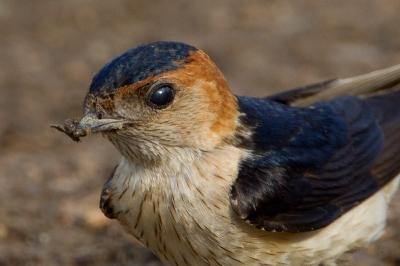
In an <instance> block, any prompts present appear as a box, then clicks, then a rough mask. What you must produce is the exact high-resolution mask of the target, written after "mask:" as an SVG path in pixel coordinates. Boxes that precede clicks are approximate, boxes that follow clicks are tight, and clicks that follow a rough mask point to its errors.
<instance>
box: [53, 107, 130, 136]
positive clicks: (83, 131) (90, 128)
mask: <svg viewBox="0 0 400 266" xmlns="http://www.w3.org/2000/svg"><path fill="white" fill-rule="evenodd" d="M127 123H128V121H127V120H125V119H111V118H98V115H97V113H95V112H90V113H88V114H87V115H86V116H85V117H84V118H82V120H81V121H79V119H77V118H74V119H67V120H65V122H64V124H63V125H60V124H56V125H51V127H53V128H55V129H57V130H59V131H61V132H64V133H65V134H67V135H68V136H69V137H70V138H71V139H72V140H74V141H77V142H79V141H80V139H79V138H80V137H85V136H87V135H89V134H91V133H98V132H105V131H111V130H118V129H122V128H123V127H124V125H126V124H127Z"/></svg>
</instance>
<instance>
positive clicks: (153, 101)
mask: <svg viewBox="0 0 400 266" xmlns="http://www.w3.org/2000/svg"><path fill="white" fill-rule="evenodd" d="M174 96H175V95H174V90H173V89H172V87H171V85H168V84H162V85H159V86H157V87H156V88H155V89H150V93H149V96H148V101H149V104H150V106H151V107H153V108H157V109H162V108H165V107H167V106H168V105H169V104H171V103H172V101H173V100H174Z"/></svg>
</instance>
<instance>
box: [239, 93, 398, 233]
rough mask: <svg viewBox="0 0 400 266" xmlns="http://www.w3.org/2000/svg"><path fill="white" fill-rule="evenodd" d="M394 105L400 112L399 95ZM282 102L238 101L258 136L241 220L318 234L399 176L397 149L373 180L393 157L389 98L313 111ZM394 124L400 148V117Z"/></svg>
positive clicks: (245, 174) (249, 145)
mask: <svg viewBox="0 0 400 266" xmlns="http://www.w3.org/2000/svg"><path fill="white" fill-rule="evenodd" d="M289 97H292V96H291V95H290V96H289ZM395 97H396V99H397V102H396V103H394V104H393V106H392V108H394V109H397V110H398V109H399V108H400V107H399V105H397V106H396V104H400V93H398V92H397V93H396V96H395ZM280 98H282V96H279V97H278V98H277V97H270V98H266V99H253V98H246V97H238V104H239V108H240V110H241V112H242V113H243V116H242V123H243V124H244V126H245V127H250V128H251V129H252V131H253V135H252V139H251V141H250V142H245V143H246V146H245V147H243V148H245V149H248V150H251V151H252V152H251V153H250V156H248V157H246V158H244V159H243V161H242V162H241V164H240V168H239V173H238V178H237V180H236V181H235V182H234V184H233V186H232V191H231V206H232V208H233V210H234V211H235V212H236V213H237V214H238V215H239V216H240V217H241V218H242V219H245V220H247V221H249V222H250V223H251V224H253V225H255V226H256V227H258V228H263V229H265V230H268V231H286V232H302V231H311V230H315V229H319V228H322V227H324V226H326V225H328V224H330V223H331V222H332V221H334V220H335V219H337V218H338V217H340V216H341V215H342V214H343V213H345V212H346V211H348V210H350V209H351V208H352V207H354V206H356V205H357V204H359V203H360V202H362V201H363V200H364V199H366V198H367V197H369V196H370V195H372V194H373V193H375V192H376V191H377V190H378V189H379V188H380V187H381V186H382V185H384V184H386V183H387V182H388V181H389V180H390V179H392V178H393V177H394V176H395V174H397V173H398V172H399V170H400V169H399V166H398V165H399V163H398V162H399V161H398V160H399V155H398V153H399V152H398V150H399V149H392V150H393V151H392V153H395V152H397V155H396V156H397V157H395V159H392V160H391V163H389V164H387V163H384V162H382V164H383V166H382V167H381V170H379V171H380V172H379V171H375V172H374V171H372V172H373V174H374V175H372V174H371V169H373V166H374V165H376V164H377V162H379V161H380V160H379V157H380V156H381V155H382V151H384V150H385V151H386V150H387V147H386V148H385V144H384V134H383V124H382V123H381V122H382V121H385V120H388V119H384V118H385V117H387V116H388V113H393V112H392V111H390V110H391V109H388V110H387V112H386V114H385V112H384V111H382V110H383V109H384V108H385V107H384V106H385V105H387V100H388V98H390V97H388V96H387V97H385V98H384V99H381V101H378V100H377V99H378V98H376V97H375V98H371V99H367V100H362V99H360V98H358V97H355V96H342V97H340V98H337V99H334V100H331V101H327V102H323V103H318V104H316V105H314V106H312V107H308V108H302V107H291V106H288V105H286V104H282V101H280V100H279V99H280ZM276 99H278V100H276ZM283 102H284V101H283ZM378 102H379V103H378ZM399 112H400V111H399ZM382 113H384V114H382ZM392 116H393V117H394V118H393V119H391V122H390V123H388V124H390V125H391V126H390V127H391V128H392V131H393V132H394V133H392V134H391V136H395V137H394V139H395V140H400V139H399V135H400V133H398V130H397V132H395V131H396V130H393V125H395V126H394V128H395V129H396V128H397V129H400V128H399V126H398V125H400V120H399V117H400V114H399V115H392ZM379 117H381V118H382V119H381V118H379ZM393 121H394V122H393ZM385 134H386V133H385ZM385 137H386V135H385ZM398 146H399V145H397V148H400V147H398ZM383 155H385V152H384V154H383ZM381 157H382V156H381ZM386 157H389V156H386ZM396 160H397V161H396ZM394 165H395V166H394Z"/></svg>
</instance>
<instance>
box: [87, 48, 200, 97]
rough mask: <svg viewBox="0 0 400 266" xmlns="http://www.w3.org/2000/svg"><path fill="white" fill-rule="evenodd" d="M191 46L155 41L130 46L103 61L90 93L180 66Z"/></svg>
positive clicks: (97, 93) (116, 87)
mask: <svg viewBox="0 0 400 266" xmlns="http://www.w3.org/2000/svg"><path fill="white" fill-rule="evenodd" d="M194 51H197V49H196V48H195V47H193V46H190V45H187V44H184V43H179V42H155V43H149V44H145V45H141V46H138V47H136V48H135V49H132V50H129V51H127V52H125V53H123V54H121V55H119V56H117V57H116V58H114V59H113V60H112V61H110V62H109V63H108V64H106V65H105V66H104V67H103V68H102V69H101V70H100V71H99V72H98V73H97V74H96V75H95V76H94V78H93V80H92V83H91V85H90V88H89V93H92V94H96V95H99V94H102V93H114V92H115V90H117V89H118V88H121V87H123V86H126V85H131V84H135V83H136V82H138V81H141V80H144V79H146V78H149V77H152V76H156V75H159V74H161V73H164V72H167V71H173V70H176V69H178V68H181V67H183V65H184V63H185V62H186V60H187V57H188V56H189V54H190V52H194Z"/></svg>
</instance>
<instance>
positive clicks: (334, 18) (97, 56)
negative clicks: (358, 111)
mask: <svg viewBox="0 0 400 266" xmlns="http://www.w3.org/2000/svg"><path fill="white" fill-rule="evenodd" d="M157 40H174V41H182V42H186V43H189V44H192V45H194V46H196V47H198V48H200V49H202V50H204V51H205V52H206V53H208V54H209V55H210V56H211V58H212V59H213V60H214V61H215V62H216V64H217V65H218V66H219V67H220V69H221V71H222V72H223V73H224V74H225V75H226V78H227V80H228V82H229V84H230V86H231V88H232V90H233V91H234V92H235V93H236V94H245V95H249V96H262V95H268V94H272V93H274V92H278V91H280V90H284V89H288V88H291V87H295V86H300V85H305V84H307V83H312V82H316V81H322V80H325V79H330V78H335V77H350V76H354V75H359V74H363V73H366V72H369V71H373V70H377V69H380V68H385V67H389V66H392V65H395V64H399V63H400V1H397V0H382V1H372V0H352V1H347V0H340V1H324V0H321V1H312V0H310V1H283V0H280V1H278V0H276V1H252V0H249V1H239V0H236V1H213V0H204V1H189V0H187V1H174V2H172V1H166V0H164V1H161V0H156V1H146V0H136V1H132V0H114V1H108V0H104V1H94V0H86V1H85V0H70V1H62V0H52V1H50V0H40V1H39V0H30V1H22V0H0V121H1V123H0V188H1V193H0V206H1V209H2V211H1V215H0V265H159V264H158V262H157V260H156V259H155V258H154V257H153V256H152V255H151V254H150V253H149V252H148V251H147V250H146V249H145V248H143V247H142V246H141V245H140V244H138V243H137V242H136V241H135V240H134V239H133V237H131V236H129V235H127V234H125V233H124V232H123V230H122V229H121V228H120V226H119V225H118V224H117V222H115V221H111V220H107V219H106V218H104V216H103V214H102V213H101V212H100V210H99V209H98V201H99V193H100V189H101V187H102V185H103V183H104V182H105V180H106V178H107V177H108V174H109V173H110V172H111V170H112V168H113V167H114V166H115V165H116V164H117V162H118V160H119V155H118V154H117V152H116V151H115V149H114V148H113V147H112V145H111V144H110V143H109V142H108V141H106V140H105V139H103V138H102V137H101V136H93V137H90V138H85V139H83V142H82V143H80V144H77V143H74V142H72V141H71V140H70V139H69V138H67V137H66V136H65V135H63V134H61V133H60V132H57V131H55V130H54V129H50V127H49V125H50V124H51V123H58V122H62V121H63V120H64V119H66V118H71V117H82V108H81V106H82V102H83V98H84V95H85V93H86V89H87V87H88V85H89V83H90V81H91V78H92V77H93V75H94V73H95V72H96V71H98V70H99V69H100V68H101V67H102V66H103V65H104V64H105V63H106V62H107V61H109V60H111V59H112V58H113V57H115V56H116V55H118V54H120V53H122V52H124V51H126V50H128V49H130V48H133V47H135V46H137V45H139V44H143V43H148V42H152V41H157ZM399 226H400V193H397V196H396V197H395V199H394V201H393V203H392V205H391V208H390V212H389V226H388V228H387V230H386V232H385V234H384V235H383V236H382V238H381V239H380V240H379V241H378V242H376V243H373V244H371V245H369V246H368V247H366V248H365V249H363V250H361V251H358V252H356V253H353V254H349V255H345V256H344V257H343V260H342V261H341V264H342V265H400V230H398V228H399Z"/></svg>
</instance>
